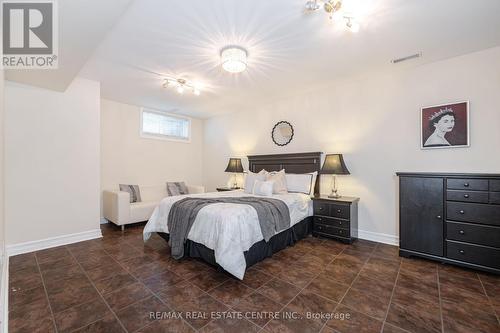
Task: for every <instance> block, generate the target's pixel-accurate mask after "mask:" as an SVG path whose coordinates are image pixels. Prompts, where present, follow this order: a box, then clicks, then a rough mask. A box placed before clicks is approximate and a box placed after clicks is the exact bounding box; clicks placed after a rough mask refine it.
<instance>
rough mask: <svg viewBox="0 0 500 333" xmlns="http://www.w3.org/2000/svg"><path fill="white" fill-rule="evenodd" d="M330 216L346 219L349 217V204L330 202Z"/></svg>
mask: <svg viewBox="0 0 500 333" xmlns="http://www.w3.org/2000/svg"><path fill="white" fill-rule="evenodd" d="M330 216H332V217H338V218H341V219H346V220H348V219H349V217H350V206H349V205H338V204H331V205H330Z"/></svg>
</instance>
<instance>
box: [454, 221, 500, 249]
mask: <svg viewBox="0 0 500 333" xmlns="http://www.w3.org/2000/svg"><path fill="white" fill-rule="evenodd" d="M446 239H448V240H456V241H462V242H467V243H474V244H480V245H488V246H493V247H500V227H490V226H485V225H479V224H469V223H459V222H447V223H446Z"/></svg>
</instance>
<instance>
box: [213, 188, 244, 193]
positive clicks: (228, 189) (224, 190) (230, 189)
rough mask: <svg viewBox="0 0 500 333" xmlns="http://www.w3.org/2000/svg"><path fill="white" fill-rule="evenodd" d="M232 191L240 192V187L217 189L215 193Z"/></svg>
mask: <svg viewBox="0 0 500 333" xmlns="http://www.w3.org/2000/svg"><path fill="white" fill-rule="evenodd" d="M234 190H241V187H234V188H231V187H217V192H226V191H234Z"/></svg>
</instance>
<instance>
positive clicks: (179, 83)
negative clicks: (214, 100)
mask: <svg viewBox="0 0 500 333" xmlns="http://www.w3.org/2000/svg"><path fill="white" fill-rule="evenodd" d="M168 87H172V88H174V89H175V90H177V92H178V93H179V94H183V93H184V91H186V90H189V91H191V92H192V93H193V94H195V95H196V96H199V95H200V93H201V91H200V89H199V88H197V87H196V85H195V84H194V83H193V82H191V81H188V80H186V79H177V78H174V77H167V78H165V80H164V81H163V88H168Z"/></svg>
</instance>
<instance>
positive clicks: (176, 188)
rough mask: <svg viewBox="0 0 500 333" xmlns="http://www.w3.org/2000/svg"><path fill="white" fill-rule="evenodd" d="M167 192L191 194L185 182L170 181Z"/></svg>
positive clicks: (169, 193) (172, 194)
mask: <svg viewBox="0 0 500 333" xmlns="http://www.w3.org/2000/svg"><path fill="white" fill-rule="evenodd" d="M167 193H168V195H169V196H174V195H183V194H189V190H188V188H187V186H186V184H185V183H184V182H168V183H167Z"/></svg>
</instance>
